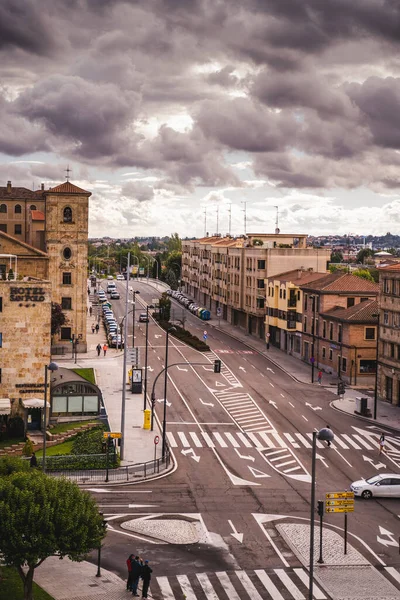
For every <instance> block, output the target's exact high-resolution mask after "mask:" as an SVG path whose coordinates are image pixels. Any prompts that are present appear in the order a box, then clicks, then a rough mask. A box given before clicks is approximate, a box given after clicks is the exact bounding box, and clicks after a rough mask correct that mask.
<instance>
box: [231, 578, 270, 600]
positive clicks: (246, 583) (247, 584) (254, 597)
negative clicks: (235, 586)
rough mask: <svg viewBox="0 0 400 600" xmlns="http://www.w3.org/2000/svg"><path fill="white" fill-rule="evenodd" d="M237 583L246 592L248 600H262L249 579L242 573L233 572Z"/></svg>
mask: <svg viewBox="0 0 400 600" xmlns="http://www.w3.org/2000/svg"><path fill="white" fill-rule="evenodd" d="M235 573H236V575H237V576H238V579H239V581H240V582H241V583H242V585H243V587H244V588H245V590H246V591H247V593H248V595H249V598H250V600H263V599H262V597H261V596H260V594H259V593H258V592H257V590H256V588H255V585H254V584H253V582H252V581H251V579H250V577H249V576H248V575H247V573H245V572H244V571H235Z"/></svg>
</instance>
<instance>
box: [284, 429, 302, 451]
mask: <svg viewBox="0 0 400 600" xmlns="http://www.w3.org/2000/svg"><path fill="white" fill-rule="evenodd" d="M283 435H284V436H285V438H286V439H287V440H289V442H290V443H291V444H292V446H293V448H300V444H298V443H297V442H296V440H295V439H294V437H293V436H292V435H290V433H284V434H283Z"/></svg>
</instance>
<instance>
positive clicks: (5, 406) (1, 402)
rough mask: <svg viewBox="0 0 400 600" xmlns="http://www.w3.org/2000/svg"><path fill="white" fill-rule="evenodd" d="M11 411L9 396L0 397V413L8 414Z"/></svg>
mask: <svg viewBox="0 0 400 600" xmlns="http://www.w3.org/2000/svg"><path fill="white" fill-rule="evenodd" d="M10 413H11V401H10V398H0V415H9V414H10Z"/></svg>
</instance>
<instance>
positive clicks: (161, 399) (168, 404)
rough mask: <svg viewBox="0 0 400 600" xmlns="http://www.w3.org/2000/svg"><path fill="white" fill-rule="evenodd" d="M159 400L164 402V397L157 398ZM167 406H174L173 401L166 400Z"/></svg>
mask: <svg viewBox="0 0 400 600" xmlns="http://www.w3.org/2000/svg"><path fill="white" fill-rule="evenodd" d="M157 402H164V398H157ZM166 403H167V406H172V403H171V402H168V400H166Z"/></svg>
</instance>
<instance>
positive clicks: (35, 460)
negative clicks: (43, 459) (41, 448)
mask: <svg viewBox="0 0 400 600" xmlns="http://www.w3.org/2000/svg"><path fill="white" fill-rule="evenodd" d="M30 465H31V467H33V468H35V467H37V466H38V464H37V458H36V454H35V453H34V452H32V456H31V460H30Z"/></svg>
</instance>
